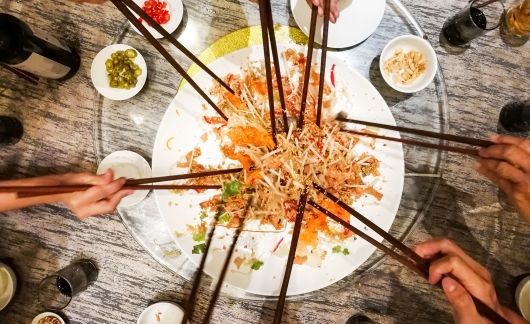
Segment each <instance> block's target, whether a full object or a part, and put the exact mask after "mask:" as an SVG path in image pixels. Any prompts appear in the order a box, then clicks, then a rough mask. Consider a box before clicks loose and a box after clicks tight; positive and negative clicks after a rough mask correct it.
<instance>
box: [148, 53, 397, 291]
mask: <svg viewBox="0 0 530 324" xmlns="http://www.w3.org/2000/svg"><path fill="white" fill-rule="evenodd" d="M278 48H279V51H285V50H286V49H287V46H286V45H282V44H278ZM298 49H299V50H300V51H303V52H305V48H303V49H302V48H298ZM314 55H315V56H314V58H313V60H314V62H318V60H319V59H318V58H319V57H320V53H319V51H315V53H314ZM249 58H250V60H257V59H260V60H262V59H263V49H262V47H261V46H256V47H247V48H244V49H241V50H238V51H235V52H232V53H231V54H228V55H226V56H224V57H222V58H220V59H218V60H217V61H215V62H213V63H212V64H210V65H209V67H210V68H211V69H212V70H213V71H214V72H216V73H217V75H220V76H224V75H226V74H228V73H236V74H238V73H240V67H241V66H242V65H244V64H245V62H247V61H248V60H249ZM333 65H336V68H335V69H334V73H335V82H336V91H337V97H338V98H340V99H339V100H337V101H336V103H335V106H334V109H337V110H343V111H346V112H347V113H348V114H349V116H350V117H351V118H357V119H365V120H373V121H378V122H381V123H386V124H389V125H395V121H394V118H393V117H392V114H391V112H390V110H389V109H388V106H387V105H386V103H385V101H384V100H383V98H382V97H381V96H380V94H379V93H378V92H377V90H376V89H375V88H374V87H373V86H372V85H371V84H370V82H369V81H368V80H366V79H365V78H364V77H362V76H361V75H360V74H359V73H357V72H356V71H354V70H352V69H351V68H350V67H349V66H348V65H347V64H346V63H345V62H344V61H341V60H339V59H337V58H336V57H335V56H333V55H328V59H327V71H328V72H327V73H326V79H327V80H328V82H330V71H331V69H332V66H333ZM194 80H195V81H196V82H197V83H198V84H199V86H201V87H202V89H209V88H210V87H211V86H212V79H211V78H210V77H209V76H208V75H207V74H206V73H205V72H203V71H201V72H199V73H197V74H196V75H195V76H194ZM203 102H204V101H203V99H202V98H200V97H199V96H198V95H197V93H196V92H195V91H194V90H193V89H192V88H191V87H190V86H189V84H186V85H184V86H183V87H182V88H181V89H180V91H179V92H178V94H177V96H176V97H175V99H174V100H173V102H172V103H171V104H170V106H169V108H168V109H167V111H166V113H165V115H164V117H163V119H162V122H161V124H160V126H159V129H158V134H157V137H156V141H155V145H154V149H153V175H155V176H162V175H168V174H177V173H183V172H186V171H183V170H177V169H176V166H175V165H176V162H181V161H183V160H185V158H184V157H185V155H186V153H188V152H189V151H191V150H193V149H194V148H195V147H197V146H199V145H200V147H201V151H202V152H203V155H205V154H206V155H207V156H208V157H206V158H205V159H208V162H210V163H211V164H213V165H215V164H219V163H222V154H221V153H219V147H218V145H216V143H212V142H211V141H208V142H206V144H205V143H203V142H202V141H201V136H202V135H203V134H204V133H205V132H207V131H209V130H210V131H211V128H210V126H209V125H208V124H206V122H204V120H203V118H202V117H203V115H205V114H208V115H213V114H214V111H213V109H211V108H210V107H208V108H207V112H206V111H205V110H203V109H201V107H202V105H203ZM380 134H382V135H387V136H394V137H399V134H398V133H396V132H392V131H383V130H381V131H380ZM370 142H371V140H366V141H365V140H363V141H361V143H362V144H359V145H358V146H356V150H357V149H360V150H361V151H363V150H366V151H367V152H370V153H372V154H373V155H374V156H375V157H376V158H378V159H379V160H380V161H381V166H380V172H381V175H382V176H381V177H380V181H379V182H378V183H377V184H376V186H375V187H376V188H377V189H378V190H380V191H381V192H382V193H383V195H384V198H383V199H382V200H381V201H380V202H377V201H376V200H375V199H374V198H371V197H366V198H363V199H359V200H358V201H357V202H356V203H355V204H354V207H355V208H356V209H357V210H358V211H359V212H361V213H362V214H364V215H365V216H366V217H368V218H369V219H371V220H372V221H373V222H374V223H376V224H377V225H379V226H380V227H382V228H383V229H385V230H388V229H389V228H390V226H391V225H392V223H393V221H394V218H395V215H396V212H397V209H398V207H399V203H400V200H401V193H402V190H403V181H404V175H403V174H404V160H403V148H402V145H401V144H400V143H395V142H386V143H385V142H382V141H376V145H375V150H372V149H371V148H369V145H367V144H369V143H370ZM208 143H210V144H211V145H210V144H208ZM208 145H209V146H208ZM203 161H204V160H203ZM210 163H208V164H210ZM215 194H219V191H218V190H209V191H207V192H204V193H200V194H198V193H195V192H194V191H188V192H186V193H184V194H178V195H177V194H172V193H171V192H168V191H159V192H155V196H156V198H157V203H158V207H159V210H160V213H161V214H162V216H163V217H164V219H165V220H166V223H167V226H168V227H169V230H170V232H172V233H178V235H175V236H174V238H175V240H176V242H177V244H178V245H179V246H180V248H181V249H182V251H183V252H184V253H185V254H186V255H187V256H188V257H189V258H190V260H191V262H193V263H194V264H196V265H198V264H199V262H200V260H201V257H202V254H192V249H193V246H194V245H197V242H195V241H193V239H192V235H191V233H189V229H188V228H187V225H188V224H189V225H195V224H197V223H198V216H199V215H200V213H201V208H200V206H199V204H200V202H203V201H205V200H207V199H209V198H211V197H212V196H213V195H215ZM352 223H353V224H356V225H359V223H358V222H357V221H354V220H352ZM360 228H364V226H362V227H360ZM216 233H217V234H218V235H216V237H215V238H214V241H213V243H212V247H211V253H209V254H208V259H207V261H206V267H205V272H206V273H208V274H209V275H211V276H212V277H214V278H217V277H218V274H219V272H220V269H221V266H222V263H223V262H224V258H225V256H226V247H228V246H230V242H231V237H232V232H229V233H227V232H226V230H225V229H224V228H223V227H218V230H216ZM367 233H368V234H372V235H373V234H374V233H373V232H372V231H367ZM283 236H284V234H283V233H251V232H243V233H242V234H241V236H240V239H239V242H238V247H239V248H238V247H236V253H234V256H233V258H236V257H238V256H239V255H238V254H239V253H243V252H245V249H244V248H241V247H244V246H245V245H248V244H252V246H253V247H256V245H257V244H256V243H257V242H259V246H258V247H256V255H259V256H260V259H261V260H262V261H264V265H263V266H262V267H261V269H260V270H258V271H252V270H250V269H249V268H246V269H240V270H238V269H236V266H235V265H234V263H233V262H230V267H229V270H228V272H227V276H226V278H225V283H227V284H230V285H232V286H236V287H238V288H241V289H243V290H245V291H247V292H250V293H254V294H259V295H267V296H275V295H278V294H279V290H280V287H281V282H282V278H283V273H284V269H285V264H286V260H287V252H288V249H289V244H290V236H289V235H285V236H286V237H285V239H284V240H283V242H282V244H281V245H280V247H279V249H278V251H277V252H276V253H274V255H271V252H272V250H273V248H274V247H275V246H276V244H277V242H278V241H279V240H280V239H281V238H282V237H283ZM375 237H377V236H375ZM343 245H344V247H347V248H348V249H349V251H350V255H348V256H345V255H342V254H340V255H339V254H331V253H329V254H328V255H327V256H326V258H325V259H324V261H323V263H322V265H321V266H320V267H311V266H308V265H295V266H294V268H293V272H292V276H291V282H290V284H289V289H288V294H289V295H295V294H301V293H307V292H310V291H314V290H317V289H320V288H323V287H326V286H328V285H331V284H332V283H334V282H336V281H338V280H340V279H342V278H344V277H345V276H347V275H349V274H350V273H352V271H354V270H355V269H357V268H358V267H359V266H360V265H361V264H362V263H363V262H365V261H366V259H368V257H369V256H370V255H371V254H372V253H373V252H374V250H375V248H374V247H373V246H371V245H370V244H368V243H366V242H364V241H363V240H360V239H353V238H352V239H350V240H348V241H345V242H344V244H343ZM223 247H224V248H223ZM326 248H327V246H326ZM329 249H331V247H330V248H329Z"/></svg>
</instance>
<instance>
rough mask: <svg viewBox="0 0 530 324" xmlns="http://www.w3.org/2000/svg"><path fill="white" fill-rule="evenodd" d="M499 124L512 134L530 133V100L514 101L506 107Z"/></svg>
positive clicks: (500, 116) (502, 111)
mask: <svg viewBox="0 0 530 324" xmlns="http://www.w3.org/2000/svg"><path fill="white" fill-rule="evenodd" d="M499 122H500V123H501V125H502V127H504V129H506V130H507V131H510V132H527V131H530V100H526V101H514V102H510V103H509V104H507V105H506V106H504V107H503V108H502V110H501V113H500V115H499Z"/></svg>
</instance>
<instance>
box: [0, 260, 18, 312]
mask: <svg viewBox="0 0 530 324" xmlns="http://www.w3.org/2000/svg"><path fill="white" fill-rule="evenodd" d="M4 289H5V291H4ZM16 290H17V276H16V275H15V273H14V272H13V269H11V268H10V267H9V266H7V265H6V264H3V263H1V262H0V311H1V310H2V309H4V308H6V306H7V305H8V304H9V302H11V299H13V296H14V295H15V292H16Z"/></svg>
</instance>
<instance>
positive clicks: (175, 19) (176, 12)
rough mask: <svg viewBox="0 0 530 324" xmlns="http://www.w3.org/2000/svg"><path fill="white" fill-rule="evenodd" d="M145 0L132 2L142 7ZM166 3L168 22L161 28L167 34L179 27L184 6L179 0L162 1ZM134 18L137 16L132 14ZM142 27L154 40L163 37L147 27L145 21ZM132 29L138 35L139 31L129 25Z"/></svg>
mask: <svg viewBox="0 0 530 324" xmlns="http://www.w3.org/2000/svg"><path fill="white" fill-rule="evenodd" d="M145 1H146V0H134V2H135V3H136V4H137V5H138V6H140V8H141V7H142V6H143V4H144V2H145ZM164 1H165V2H166V3H167V7H166V8H167V10H168V11H169V21H168V22H167V23H165V24H163V25H161V26H162V28H164V29H165V30H166V31H167V32H168V33H170V34H171V33H173V32H174V31H175V30H177V28H178V27H179V26H180V23H181V22H182V17H183V16H184V5H183V4H182V1H181V0H164ZM133 14H134V16H135V17H139V16H138V15H137V14H135V13H133ZM143 25H144V26H145V27H146V28H147V30H148V31H149V32H150V33H151V35H153V36H154V37H155V38H156V39H160V38H163V36H162V35H161V34H160V33H159V32H157V31H156V30H155V29H154V28H153V27H151V26H149V24H147V23H146V22H145V21H144V22H143ZM131 27H132V29H133V30H134V31H135V32H137V33H138V34H140V31H139V30H138V29H137V28H136V27H134V26H133V25H132V24H131Z"/></svg>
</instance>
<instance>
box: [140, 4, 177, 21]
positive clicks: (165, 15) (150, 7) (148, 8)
mask: <svg viewBox="0 0 530 324" xmlns="http://www.w3.org/2000/svg"><path fill="white" fill-rule="evenodd" d="M166 7H167V3H166V2H165V1H161V0H147V1H146V2H144V4H143V6H142V9H143V11H145V13H146V14H148V15H149V17H151V18H153V20H154V21H156V22H157V24H159V25H163V24H166V23H168V22H169V19H171V16H170V14H169V11H168V10H166ZM139 20H140V22H142V18H140V19H139Z"/></svg>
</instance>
